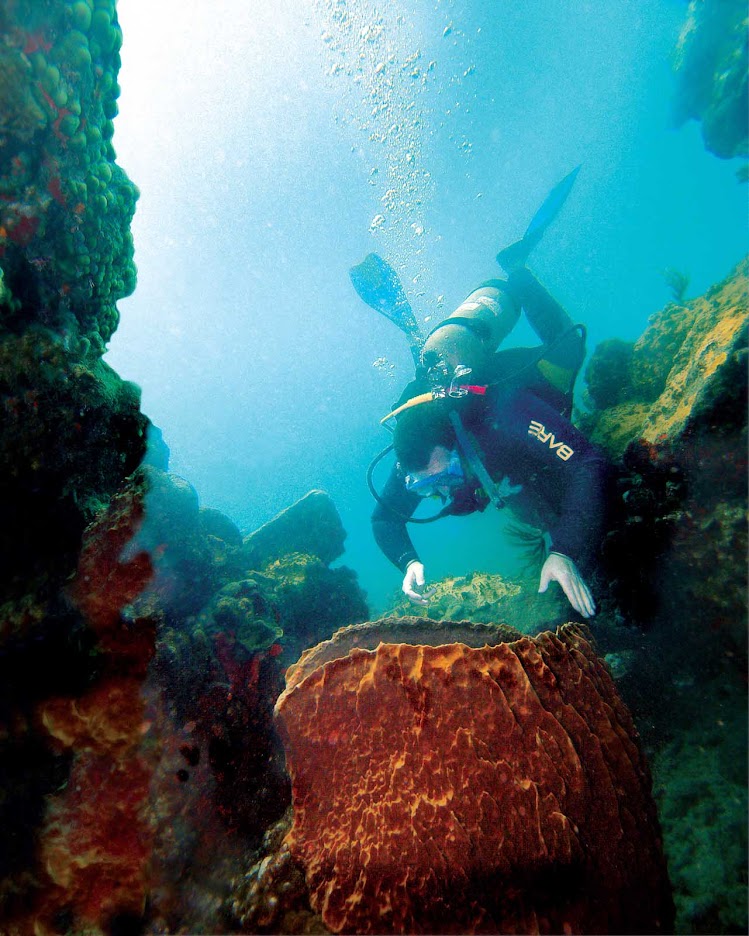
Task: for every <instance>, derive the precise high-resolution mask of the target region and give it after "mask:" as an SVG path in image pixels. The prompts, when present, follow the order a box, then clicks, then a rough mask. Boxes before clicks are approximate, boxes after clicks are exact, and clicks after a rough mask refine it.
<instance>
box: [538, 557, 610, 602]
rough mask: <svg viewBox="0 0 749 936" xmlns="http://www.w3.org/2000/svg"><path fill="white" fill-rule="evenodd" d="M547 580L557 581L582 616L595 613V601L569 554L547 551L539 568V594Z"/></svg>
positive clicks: (545, 585)
mask: <svg viewBox="0 0 749 936" xmlns="http://www.w3.org/2000/svg"><path fill="white" fill-rule="evenodd" d="M549 582H559V584H560V585H561V586H562V591H563V592H564V593H565V595H566V596H567V598H568V600H569V603H570V604H571V605H572V607H573V608H574V609H575V611H577V612H578V613H579V614H582V616H583V617H585V618H589V617H593V615H594V614H595V613H596V603H595V601H593V596H592V595H591V593H590V589H589V588H588V586H587V585H586V584H585V582H584V581H583V578H582V576H581V575H580V573H579V572H578V570H577V566H576V565H575V563H574V562H573V561H572V560H571V559H570V557H569V556H563V555H562V554H561V553H555V552H553V553H549V558H548V559H547V560H546V562H545V563H544V566H543V568H542V569H541V581H540V582H539V585H538V593H539V594H541V593H542V592H545V591H546V589H547V588H548V587H549Z"/></svg>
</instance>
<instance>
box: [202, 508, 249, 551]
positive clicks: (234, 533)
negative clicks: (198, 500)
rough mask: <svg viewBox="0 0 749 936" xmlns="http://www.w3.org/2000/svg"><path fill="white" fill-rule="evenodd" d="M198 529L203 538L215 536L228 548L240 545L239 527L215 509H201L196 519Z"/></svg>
mask: <svg viewBox="0 0 749 936" xmlns="http://www.w3.org/2000/svg"><path fill="white" fill-rule="evenodd" d="M198 521H199V523H200V529H201V532H202V533H203V535H204V536H215V537H216V539H219V540H222V541H223V542H224V543H226V544H227V545H228V546H234V547H239V546H241V545H242V534H241V533H240V532H239V527H238V526H237V525H236V524H235V523H234V521H233V520H230V519H229V517H227V516H226V514H224V513H221V511H220V510H216V509H215V507H201V508H200V514H199V517H198Z"/></svg>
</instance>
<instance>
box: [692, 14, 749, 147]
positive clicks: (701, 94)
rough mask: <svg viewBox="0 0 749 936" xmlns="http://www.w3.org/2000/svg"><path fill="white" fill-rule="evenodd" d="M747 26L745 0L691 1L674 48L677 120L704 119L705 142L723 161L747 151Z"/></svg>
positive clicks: (748, 57)
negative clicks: (743, 0)
mask: <svg viewBox="0 0 749 936" xmlns="http://www.w3.org/2000/svg"><path fill="white" fill-rule="evenodd" d="M747 27H749V19H748V18H747V10H746V4H745V3H742V2H741V0H721V2H719V3H704V2H702V0H691V2H690V4H689V10H688V12H687V18H686V22H685V23H684V27H683V29H682V31H681V35H680V37H679V42H678V44H677V47H676V55H675V60H674V70H675V72H676V76H677V80H678V87H677V92H676V101H675V115H674V116H675V120H676V123H677V125H678V124H681V123H683V122H684V121H685V120H689V119H694V120H700V121H701V122H702V136H703V139H704V141H705V146H706V147H707V149H709V150H710V151H711V152H713V153H715V155H716V156H720V157H722V158H723V159H730V158H731V157H733V156H747V155H749V133H748V131H749V96H748V95H747V69H749V55H748V54H747Z"/></svg>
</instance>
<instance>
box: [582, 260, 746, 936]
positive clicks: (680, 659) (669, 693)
mask: <svg viewBox="0 0 749 936" xmlns="http://www.w3.org/2000/svg"><path fill="white" fill-rule="evenodd" d="M748 322H749V260H744V261H742V262H741V263H740V264H739V265H738V266H737V267H736V269H735V270H734V271H733V272H732V273H731V274H730V275H729V276H728V277H727V278H726V279H725V280H724V281H723V282H721V283H718V284H716V285H715V286H714V287H712V288H711V289H710V290H708V291H707V293H705V295H703V296H699V297H697V298H696V299H693V300H690V301H684V300H681V301H675V302H673V303H670V304H669V305H667V306H666V307H665V308H664V309H662V310H661V311H660V312H658V313H657V314H656V315H654V316H653V317H652V318H651V320H650V324H649V326H648V328H647V329H646V330H645V332H644V333H643V335H642V336H641V337H640V339H639V340H638V341H637V342H635V343H626V342H621V341H609V342H604V343H603V344H602V345H600V346H599V347H598V348H597V349H596V350H595V352H594V354H593V356H592V358H591V361H590V364H589V366H588V368H587V372H586V381H587V384H588V403H589V410H588V412H587V413H586V414H584V415H583V416H582V417H581V420H580V421H581V423H582V424H583V427H584V428H585V429H586V430H587V432H588V433H589V435H590V436H591V438H592V439H593V440H594V441H595V442H596V443H597V444H598V445H600V446H602V447H603V448H604V449H605V450H606V451H607V452H608V453H609V455H610V456H611V459H612V462H613V464H614V466H615V470H616V483H615V486H614V490H613V491H612V500H611V506H612V516H611V526H610V529H609V533H608V535H607V538H606V540H605V542H604V544H603V557H602V558H603V565H602V573H603V574H602V576H601V578H600V580H599V581H598V583H597V591H598V594H599V595H601V596H603V600H602V602H601V605H602V607H601V612H600V613H599V616H598V618H597V626H596V637H597V638H598V639H599V640H600V642H601V644H603V645H604V646H608V649H609V651H610V656H607V659H610V660H611V661H612V663H614V662H616V663H617V664H619V665H620V666H621V672H620V673H619V677H620V678H619V683H618V684H619V688H620V690H621V692H622V694H623V696H624V698H625V699H626V700H627V701H628V703H629V704H630V706H631V707H632V709H633V711H634V714H635V719H636V722H637V725H638V728H639V729H640V731H641V732H642V733H643V735H644V736H645V737H646V740H647V745H648V748H649V750H650V751H651V754H652V762H653V770H654V774H655V792H656V799H657V801H658V805H659V811H660V816H661V820H662V823H663V831H664V841H665V848H666V853H667V856H668V859H669V870H670V873H671V878H672V881H673V884H674V897H675V902H676V908H677V918H676V919H677V923H676V926H677V932H685V933H686V932H696V933H717V932H721V933H727V932H735V931H743V930H744V929H745V928H746V925H747V913H746V863H747V832H746V830H747V790H746V772H747V740H748V739H747V722H746V708H747V691H746V667H747V627H746V621H747V566H746V556H747V327H748ZM616 622H619V626H614V624H615V623H616ZM625 623H628V624H629V625H633V624H634V625H636V629H634V630H633V629H627V628H626V626H622V624H625Z"/></svg>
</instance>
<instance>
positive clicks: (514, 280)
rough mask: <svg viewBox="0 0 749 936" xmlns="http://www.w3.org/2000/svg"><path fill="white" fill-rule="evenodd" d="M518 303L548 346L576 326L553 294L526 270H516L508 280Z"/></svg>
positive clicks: (529, 322) (523, 268)
mask: <svg viewBox="0 0 749 936" xmlns="http://www.w3.org/2000/svg"><path fill="white" fill-rule="evenodd" d="M507 285H508V287H509V289H510V292H511V293H512V295H513V296H514V297H515V300H516V302H517V303H518V304H519V305H522V307H523V311H524V312H525V317H526V318H527V319H528V324H529V325H530V326H531V328H532V329H533V331H534V332H535V333H536V334H537V335H538V337H539V338H540V339H541V341H543V343H544V344H552V342H554V341H555V340H556V339H557V338H560V337H561V336H562V335H563V334H564V333H565V332H566V331H568V330H569V329H571V328H572V327H573V325H574V324H575V323H574V322H573V321H572V319H571V318H570V317H569V315H568V314H567V313H566V312H565V310H564V309H563V308H562V306H561V305H560V304H559V303H558V302H557V300H556V299H555V298H554V297H553V296H552V295H551V293H550V292H549V291H548V290H547V289H546V288H545V287H544V286H542V285H541V283H539V281H538V280H537V279H536V277H535V276H534V275H533V274H532V273H531V271H530V270H528V269H527V268H526V267H521V268H520V269H517V270H514V271H513V272H512V273H511V274H510V276H509V279H508V281H507Z"/></svg>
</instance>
